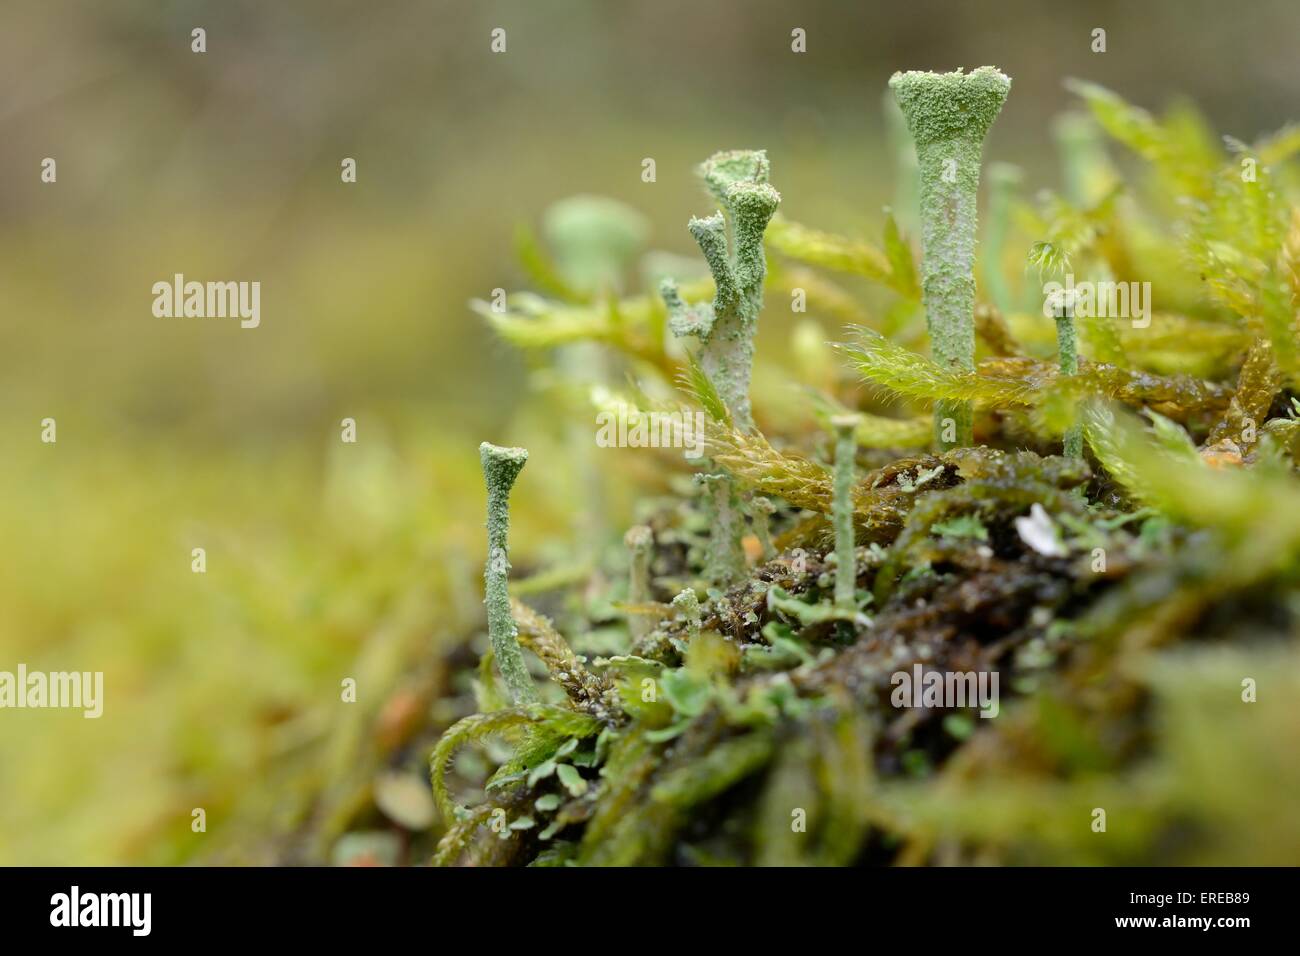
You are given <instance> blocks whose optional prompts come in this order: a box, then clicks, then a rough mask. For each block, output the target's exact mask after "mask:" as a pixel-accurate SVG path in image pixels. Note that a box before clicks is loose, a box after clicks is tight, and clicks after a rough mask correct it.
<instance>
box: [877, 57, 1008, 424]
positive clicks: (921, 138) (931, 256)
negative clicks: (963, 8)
mask: <svg viewBox="0 0 1300 956" xmlns="http://www.w3.org/2000/svg"><path fill="white" fill-rule="evenodd" d="M889 86H890V88H891V89H892V90H893V91H894V96H895V97H897V99H898V105H899V108H900V109H901V110H902V111H903V116H904V117H905V118H906V120H907V127H908V129H909V130H910V131H911V133H912V140H913V142H914V143H915V144H916V158H917V163H918V165H919V166H920V187H921V199H920V201H921V245H922V252H923V258H924V266H923V279H922V291H923V293H924V298H925V315H926V324H927V326H928V328H929V332H930V349H931V352H932V354H933V357H934V360H935V361H936V362H937V363H938V364H939V365H941V366H943V367H944V368H945V369H948V370H950V371H954V372H971V371H974V368H975V275H974V265H975V218H976V217H975V212H976V197H977V193H978V191H979V179H980V153H981V150H982V148H983V145H984V137H985V136H986V135H987V133H988V131H989V127H990V126H992V125H993V121H994V120H995V119H996V118H997V115H998V113H999V112H1000V111H1001V110H1002V104H1003V103H1004V102H1005V101H1006V98H1007V93H1008V92H1009V91H1010V89H1011V80H1010V79H1009V78H1007V77H1006V76H1005V75H1003V74H1002V73H1001V72H999V71H998V70H996V69H994V68H993V67H991V66H982V67H980V68H979V69H977V70H974V71H972V72H970V73H963V72H962V71H961V70H958V71H957V72H955V73H921V72H909V73H895V74H894V75H893V77H892V78H891V79H890V81H889ZM972 418H973V412H972V407H971V404H970V402H963V401H950V400H942V401H939V402H937V403H936V405H935V410H934V424H935V438H936V440H937V442H938V444H939V447H940V448H943V449H950V448H954V447H957V446H961V445H969V444H971V441H972Z"/></svg>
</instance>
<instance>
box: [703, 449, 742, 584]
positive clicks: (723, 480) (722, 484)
mask: <svg viewBox="0 0 1300 956" xmlns="http://www.w3.org/2000/svg"><path fill="white" fill-rule="evenodd" d="M695 481H696V482H697V483H699V484H700V485H701V486H703V488H704V493H705V496H706V498H705V501H706V508H705V510H706V513H707V514H708V517H709V545H708V549H707V551H706V555H705V560H704V577H705V578H706V579H708V580H709V581H710V582H712V583H714V584H716V585H719V586H722V587H725V586H727V585H729V584H732V583H733V582H735V581H737V580H738V579H739V578H740V577H742V576H743V575H744V573H745V548H744V545H743V544H742V539H743V536H744V533H745V520H744V516H743V514H742V513H741V510H740V499H739V497H738V496H737V494H736V486H735V482H734V481H733V480H732V478H731V476H730V475H725V474H713V475H696V476H695Z"/></svg>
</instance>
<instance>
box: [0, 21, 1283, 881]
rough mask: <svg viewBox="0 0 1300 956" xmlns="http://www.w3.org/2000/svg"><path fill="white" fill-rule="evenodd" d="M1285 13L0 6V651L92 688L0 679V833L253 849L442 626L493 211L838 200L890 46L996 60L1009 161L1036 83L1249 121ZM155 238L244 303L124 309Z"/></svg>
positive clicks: (674, 237)
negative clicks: (73, 698) (732, 153)
mask: <svg viewBox="0 0 1300 956" xmlns="http://www.w3.org/2000/svg"><path fill="white" fill-rule="evenodd" d="M199 26H201V27H204V28H205V29H206V30H207V44H208V52H207V53H206V54H202V55H198V54H194V53H191V52H190V31H191V29H193V28H194V27H199ZM498 26H500V27H503V28H505V29H506V30H507V36H508V52H507V53H506V54H504V55H493V54H492V53H491V52H490V51H489V46H488V41H489V32H490V31H491V29H492V28H494V27H498ZM794 27H802V28H803V29H805V30H806V31H807V37H808V52H807V53H806V54H803V55H795V54H793V53H791V52H790V31H791V29H793V28H794ZM1095 27H1102V28H1104V29H1105V30H1106V31H1107V52H1106V53H1104V54H1094V53H1092V52H1091V51H1090V42H1091V36H1090V32H1091V30H1092V29H1093V28H1095ZM1298 27H1300V7H1297V6H1296V4H1295V3H1294V0H1275V2H1267V0H1263V2H1254V3H1251V4H1249V5H1248V6H1240V5H1236V6H1234V5H1229V4H1223V3H1222V2H1209V0H1189V2H1163V3H1144V4H1132V3H1119V2H1115V3H1094V4H1090V5H1088V8H1087V9H1082V8H1080V7H1077V6H1075V5H1070V6H1066V5H1062V4H1059V3H1054V2H1041V3H1036V2H1027V0H999V2H979V3H964V4H960V5H957V4H951V3H939V2H927V0H909V2H907V3H888V4H886V3H860V4H853V5H848V4H840V3H803V4H799V5H798V6H797V7H795V6H794V5H790V4H782V3H777V2H769V0H718V2H710V3H698V2H683V0H659V2H655V3H653V4H651V3H642V4H631V3H609V2H603V3H602V2H597V0H590V2H584V0H558V2H548V3H544V4H543V3H523V2H513V3H508V2H470V0H463V2H427V0H376V2H367V3H360V2H352V3H345V2H335V0H279V2H276V3H273V4H272V3H263V2H256V0H226V2H221V3H216V2H169V3H160V2H147V0H115V2H114V3H111V4H106V3H97V2H92V0H84V2H70V0H8V2H6V3H5V4H4V5H3V9H0V144H2V145H0V181H2V182H3V183H4V188H3V190H0V329H2V335H3V343H4V347H3V348H0V449H2V450H3V452H2V458H0V461H2V462H3V465H2V467H0V541H2V542H3V544H4V546H3V547H2V548H0V669H7V670H12V669H13V668H14V667H16V665H17V663H18V662H20V661H21V662H25V663H26V664H28V666H29V667H31V668H33V669H45V670H64V669H72V670H103V671H104V672H105V682H106V702H105V713H104V717H103V718H101V719H100V720H85V719H83V718H82V716H81V714H80V712H76V711H51V710H46V711H13V710H6V711H4V712H2V713H0V863H5V864H14V863H29V864H55V863H86V864H100V863H170V862H180V861H184V860H186V859H189V858H192V857H194V856H195V855H196V854H201V853H205V851H206V850H207V849H209V847H210V845H211V844H207V843H205V841H212V840H218V841H220V842H221V843H222V845H225V846H228V847H230V848H232V849H231V850H230V851H229V852H230V856H229V859H231V860H234V861H240V862H269V861H270V860H272V859H281V858H283V855H282V852H281V850H282V848H273V847H271V846H269V845H268V841H267V840H266V834H269V833H272V832H275V831H277V829H280V828H283V827H287V826H290V825H292V823H293V822H294V821H295V820H297V819H300V818H301V817H302V815H303V814H305V813H308V812H310V807H311V806H312V803H313V795H315V794H319V793H320V792H329V790H330V788H332V787H333V788H337V787H341V786H343V785H344V782H345V781H346V780H347V778H348V776H349V774H350V773H352V772H353V767H352V764H353V763H354V757H355V755H356V753H357V752H358V750H359V748H361V746H362V744H361V743H359V739H360V738H359V735H360V731H359V729H358V728H359V727H361V726H362V725H363V723H365V722H366V721H368V720H370V719H373V718H374V716H375V714H376V712H377V710H378V708H379V707H380V706H381V704H382V703H383V702H384V701H385V700H386V699H387V698H388V697H389V695H390V694H391V692H392V690H393V688H394V687H395V686H396V685H397V683H398V682H399V680H400V679H401V678H402V677H403V675H406V674H409V673H410V672H411V671H412V669H416V668H419V667H420V666H421V662H428V661H429V660H431V659H433V658H435V657H436V655H437V653H438V651H439V649H440V648H445V647H446V646H447V645H448V644H449V642H451V641H452V640H454V639H456V638H458V637H460V636H463V635H464V634H465V633H466V631H467V630H470V629H473V628H475V627H477V626H479V619H478V615H479V614H480V613H481V608H480V607H479V606H478V603H477V602H478V600H479V595H478V589H479V587H480V584H479V570H478V567H479V564H480V562H481V560H482V551H483V548H484V545H483V541H482V531H481V508H482V491H481V487H480V478H479V474H478V464H477V451H476V446H477V444H478V442H479V441H480V440H481V439H484V438H488V439H491V440H494V441H499V442H506V441H515V442H522V443H527V444H534V442H535V437H534V436H533V435H531V434H529V433H527V431H526V430H524V429H520V428H518V427H512V425H511V422H512V421H513V420H515V419H516V417H517V414H518V412H519V409H520V406H521V403H523V402H524V401H525V389H526V385H527V379H526V376H525V375H524V374H523V371H524V370H523V366H522V364H521V362H520V360H519V359H518V357H517V356H515V355H513V354H512V353H511V352H510V351H509V350H508V349H506V348H505V347H503V346H501V345H500V344H498V343H497V342H495V341H493V340H492V338H491V337H490V336H489V334H488V333H487V331H486V330H485V329H484V328H483V326H482V325H481V323H480V321H479V320H478V319H477V318H476V317H475V316H473V315H472V314H471V313H470V312H469V310H468V309H467V307H466V302H467V301H468V300H469V299H471V298H474V297H486V296H487V295H489V294H490V290H491V289H493V288H494V287H498V286H500V287H504V288H517V287H519V286H520V285H521V284H522V283H523V281H524V280H523V277H522V275H521V274H520V271H519V269H518V267H517V266H516V264H515V263H514V260H513V255H512V251H511V236H512V234H513V230H514V227H515V225H516V224H517V223H518V222H521V221H527V222H533V223H535V222H536V221H537V219H538V217H539V215H540V213H541V211H542V210H543V209H545V208H546V206H548V205H549V204H550V203H552V202H553V201H555V200H557V199H560V198H563V197H565V196H568V195H572V194H575V193H599V194H605V195H609V196H613V197H616V198H618V199H621V200H623V201H625V202H627V203H630V204H632V205H634V206H636V207H638V208H640V209H641V210H643V211H644V212H645V213H646V215H647V216H648V218H649V221H650V223H651V226H652V229H653V240H652V241H653V245H654V246H655V247H657V248H664V249H669V250H672V251H677V252H681V253H689V252H690V251H691V249H690V247H691V244H690V241H689V237H688V236H687V234H686V230H685V228H684V224H685V222H686V220H687V218H688V217H689V216H690V215H691V214H693V213H701V212H706V211H707V208H706V205H707V204H705V203H704V201H703V200H702V198H701V196H700V194H699V191H698V189H697V186H696V183H695V181H694V179H693V176H692V169H693V166H694V164H695V163H696V162H698V161H699V160H700V159H702V158H703V157H705V156H707V155H708V154H709V153H711V152H713V151H714V150H716V149H720V148H733V147H759V146H762V147H766V148H767V149H768V150H769V154H770V155H771V157H772V163H773V180H774V182H775V183H776V184H777V185H778V186H779V188H780V189H781V191H782V193H783V195H784V196H785V202H784V204H783V210H784V211H785V212H786V213H787V214H788V215H790V216H791V217H792V218H794V219H797V220H799V221H803V222H807V223H811V224H816V225H819V226H824V227H827V228H834V229H837V230H841V231H848V232H853V231H861V232H866V233H869V234H873V235H874V234H875V233H876V232H877V231H878V228H879V221H880V209H881V206H882V205H884V204H885V203H887V202H888V201H889V198H890V195H891V191H892V182H891V175H890V169H891V165H892V164H891V161H890V160H889V158H888V154H887V151H886V150H885V148H884V146H883V144H882V137H881V133H882V130H881V126H882V115H881V97H882V95H883V93H884V91H885V84H886V81H887V79H888V77H889V75H890V74H891V73H892V72H893V71H895V70H896V69H911V68H916V69H945V70H946V69H953V68H956V67H957V66H966V67H973V66H977V65H981V64H984V63H991V64H995V65H997V66H999V67H1001V68H1002V69H1003V70H1005V71H1006V72H1007V73H1008V74H1010V75H1011V76H1012V77H1013V78H1014V86H1013V90H1012V94H1011V99H1010V101H1009V103H1008V106H1007V109H1006V110H1005V111H1004V113H1003V116H1002V118H1001V119H1000V120H999V122H998V124H997V126H996V127H995V129H994V131H993V134H992V136H991V138H990V142H989V150H988V155H989V158H996V159H1003V160H1008V161H1011V162H1015V163H1017V164H1019V165H1021V166H1023V167H1025V168H1026V170H1028V172H1029V178H1028V182H1029V184H1030V186H1031V187H1034V186H1038V185H1050V184H1055V183H1056V182H1057V175H1056V172H1055V170H1056V166H1057V162H1056V157H1055V155H1054V149H1053V146H1052V143H1051V139H1050V136H1049V134H1048V132H1047V130H1048V124H1049V121H1050V118H1051V117H1052V116H1053V115H1054V114H1056V113H1057V112H1059V111H1060V110H1061V109H1063V108H1064V107H1065V106H1067V105H1068V102H1069V101H1068V96H1067V94H1066V92H1065V91H1064V89H1063V88H1062V85H1061V80H1062V78H1063V77H1066V76H1072V75H1075V76H1081V77H1085V78H1088V79H1092V80H1096V81H1098V82H1101V83H1104V84H1106V85H1107V86H1110V87H1112V88H1114V89H1116V90H1118V91H1120V92H1121V93H1123V94H1124V95H1125V96H1127V97H1128V98H1129V99H1131V100H1133V101H1135V102H1138V103H1141V104H1143V105H1146V106H1148V107H1160V106H1163V105H1165V104H1167V103H1168V102H1169V101H1170V100H1171V99H1172V98H1174V97H1176V96H1186V97H1188V98H1190V99H1193V100H1195V101H1196V102H1197V103H1198V104H1199V105H1200V106H1201V108H1202V109H1203V110H1204V111H1205V112H1206V113H1207V115H1208V116H1209V117H1210V119H1211V120H1212V121H1213V122H1214V123H1215V124H1216V125H1217V127H1218V128H1219V129H1220V130H1221V131H1224V132H1231V133H1232V134H1234V135H1237V136H1240V137H1241V138H1243V139H1251V138H1253V137H1255V136H1256V135H1257V134H1259V133H1260V132H1262V131H1265V130H1269V129H1274V128H1277V127H1279V126H1281V125H1282V124H1283V123H1284V122H1286V121H1287V120H1290V119H1292V118H1295V117H1296V109H1297V102H1298V101H1300V100H1298V98H1297V95H1296V94H1297V91H1298V90H1300V60H1298V59H1297V58H1296V56H1295V54H1294V43H1295V37H1296V35H1297V28H1298ZM47 156H49V157H54V158H55V159H56V160H57V162H58V182H57V184H56V185H46V184H43V183H41V181H40V178H39V171H40V163H41V160H42V159H43V158H44V157H47ZM343 157H354V158H355V159H356V160H357V164H358V172H359V177H358V178H359V181H358V183H357V184H355V185H343V184H341V183H340V181H339V164H340V161H341V159H342V158H343ZM645 157H652V158H654V159H655V161H656V164H657V174H658V176H657V182H655V183H653V184H647V183H643V182H642V181H641V178H640V173H641V161H642V159H643V158H645ZM177 272H182V273H184V274H185V275H186V276H187V277H188V278H192V279H198V280H201V281H202V280H209V279H213V280H216V279H220V280H245V281H252V280H257V281H260V282H261V283H262V323H261V327H260V328H258V329H255V330H243V329H240V328H239V326H238V323H237V322H235V321H233V320H204V319H156V318H154V317H153V315H152V314H151V311H150V307H151V304H152V295H151V293H150V286H151V285H152V284H153V283H154V282H155V281H158V280H160V279H167V278H169V277H171V276H172V275H173V274H174V273H177ZM771 321H773V322H777V323H779V322H780V321H781V319H780V318H779V317H776V318H773V319H772V320H771ZM760 339H761V336H760ZM45 417H54V418H56V419H57V422H58V443H57V444H56V445H44V444H41V442H40V441H39V434H40V421H41V419H43V418H45ZM344 417H352V418H355V419H356V420H357V422H358V432H359V441H358V443H357V444H356V445H344V444H341V443H340V441H339V421H340V419H342V418H344ZM520 492H522V493H521V494H518V495H517V498H518V499H519V500H518V506H517V508H516V519H515V520H516V528H517V530H516V531H515V534H514V536H513V538H514V542H515V545H516V549H517V550H518V552H519V554H520V558H519V561H517V563H522V564H525V565H526V564H528V563H529V562H531V563H533V564H534V565H535V566H544V565H546V563H547V561H548V560H549V558H550V556H551V555H552V554H558V553H560V551H559V549H561V548H562V546H563V543H564V541H566V540H567V539H568V538H569V537H570V536H571V534H572V533H573V529H574V527H575V526H577V525H578V524H579V523H580V522H581V521H582V518H583V515H582V508H583V500H582V497H581V495H580V494H579V493H578V492H577V491H576V490H575V482H573V481H571V480H570V476H569V475H568V474H566V471H565V466H564V464H563V459H562V458H561V457H560V456H559V455H554V456H550V457H549V458H548V459H546V460H545V463H544V464H543V461H542V460H541V459H540V457H539V461H538V462H537V463H536V464H535V465H534V467H533V469H532V470H531V471H530V472H529V473H528V474H527V475H526V476H525V480H524V481H523V482H521V487H520ZM617 506H618V502H617V500H616V501H615V507H617ZM194 547H205V548H206V549H207V556H208V571H207V573H206V574H205V575H196V574H192V573H191V571H190V550H191V548H194ZM548 549H549V550H548ZM347 676H354V677H356V678H357V679H358V681H359V683H360V696H359V700H358V703H357V705H355V706H350V705H343V704H341V703H340V701H339V682H340V680H341V679H342V678H344V677H347ZM194 807H203V808H205V809H206V811H207V814H208V833H207V834H201V835H200V834H194V833H192V832H191V828H190V820H191V816H190V813H191V809H192V808H194ZM309 857H310V853H309V852H307V853H306V857H305V858H309Z"/></svg>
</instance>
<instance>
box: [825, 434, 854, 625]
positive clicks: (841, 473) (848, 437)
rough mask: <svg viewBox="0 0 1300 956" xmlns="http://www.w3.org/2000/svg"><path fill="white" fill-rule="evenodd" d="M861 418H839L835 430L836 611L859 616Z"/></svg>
mask: <svg viewBox="0 0 1300 956" xmlns="http://www.w3.org/2000/svg"><path fill="white" fill-rule="evenodd" d="M860 424H861V418H860V416H858V415H837V416H835V418H834V419H832V421H831V425H832V426H833V427H834V429H835V481H834V489H833V496H832V499H831V523H832V525H833V526H834V529H835V608H836V610H839V611H843V612H845V613H848V614H853V613H856V612H857V609H858V602H857V581H858V570H857V557H856V551H857V541H856V539H855V537H854V531H853V470H854V469H853V465H854V459H855V458H856V457H857V452H858V441H857V430H858V426H859V425H860Z"/></svg>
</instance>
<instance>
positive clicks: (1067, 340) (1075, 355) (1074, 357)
mask: <svg viewBox="0 0 1300 956" xmlns="http://www.w3.org/2000/svg"><path fill="white" fill-rule="evenodd" d="M1055 312H1056V346H1057V354H1058V356H1059V360H1060V363H1061V374H1062V375H1078V374H1079V341H1078V332H1077V331H1076V329H1075V326H1074V295H1073V293H1072V292H1063V293H1062V294H1061V296H1060V297H1059V299H1058V300H1057V302H1056V308H1055ZM1064 446H1065V447H1064V449H1063V451H1062V453H1063V454H1064V455H1065V456H1066V457H1067V458H1082V457H1083V426H1082V425H1081V424H1075V425H1071V426H1070V428H1069V429H1068V430H1067V431H1066V433H1065V441H1064Z"/></svg>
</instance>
